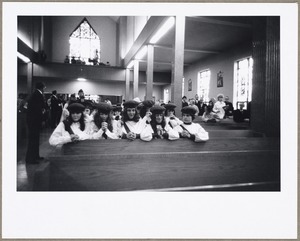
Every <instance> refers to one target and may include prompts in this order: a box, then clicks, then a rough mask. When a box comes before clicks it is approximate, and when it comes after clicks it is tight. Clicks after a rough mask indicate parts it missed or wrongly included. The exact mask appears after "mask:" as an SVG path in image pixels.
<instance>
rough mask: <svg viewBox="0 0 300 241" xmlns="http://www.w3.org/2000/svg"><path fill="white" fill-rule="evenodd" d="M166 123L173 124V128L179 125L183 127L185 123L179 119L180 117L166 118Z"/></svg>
mask: <svg viewBox="0 0 300 241" xmlns="http://www.w3.org/2000/svg"><path fill="white" fill-rule="evenodd" d="M165 121H166V123H169V122H170V124H171V126H172V127H173V128H174V127H175V126H178V125H181V124H183V122H182V121H181V120H179V119H178V117H176V116H175V117H174V119H172V120H171V119H170V117H167V116H165Z"/></svg>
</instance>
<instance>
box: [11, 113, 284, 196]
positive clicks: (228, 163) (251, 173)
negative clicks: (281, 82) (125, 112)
mask: <svg viewBox="0 0 300 241" xmlns="http://www.w3.org/2000/svg"><path fill="white" fill-rule="evenodd" d="M196 121H198V122H200V121H199V120H196ZM201 125H202V126H203V127H204V128H205V129H206V130H207V131H208V132H209V135H210V140H209V141H208V142H206V143H194V142H192V141H190V140H186V139H180V140H177V141H173V142H171V141H168V140H152V141H151V142H149V143H147V142H143V141H140V140H135V141H133V142H132V141H129V140H99V141H92V140H89V141H84V142H80V143H77V144H68V145H65V146H64V147H63V148H62V149H57V148H52V147H50V146H49V144H48V138H49V136H50V133H51V131H52V130H49V129H44V130H43V132H42V138H41V146H40V152H41V155H43V156H44V157H46V160H45V161H43V162H42V163H41V164H38V165H25V163H24V153H25V149H26V148H24V144H25V141H24V142H23V144H20V145H18V181H17V184H18V186H17V190H18V191H30V190H35V191H279V190H280V141H279V139H277V138H276V139H274V138H267V137H264V135H262V134H261V133H255V132H253V131H251V130H250V129H249V123H240V124H237V123H234V122H233V121H232V119H226V120H223V121H222V122H221V123H214V124H207V123H201Z"/></svg>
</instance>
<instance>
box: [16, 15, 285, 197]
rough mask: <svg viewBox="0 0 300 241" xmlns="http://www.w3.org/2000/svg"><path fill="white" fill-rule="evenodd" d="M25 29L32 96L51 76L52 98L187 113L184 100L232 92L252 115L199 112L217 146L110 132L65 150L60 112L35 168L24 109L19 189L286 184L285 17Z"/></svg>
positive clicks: (25, 23)
mask: <svg viewBox="0 0 300 241" xmlns="http://www.w3.org/2000/svg"><path fill="white" fill-rule="evenodd" d="M17 29H18V31H17V37H18V39H17V50H18V65H17V67H18V69H17V93H16V95H17V96H18V97H19V98H20V103H21V102H22V101H23V102H26V101H24V100H26V98H28V96H30V94H31V93H32V92H33V91H34V89H35V84H36V83H38V82H43V83H44V84H45V86H46V89H45V92H44V96H45V103H46V104H47V100H48V99H49V98H50V97H51V95H52V91H54V90H56V91H57V96H59V98H61V100H62V101H68V99H69V98H70V96H71V95H72V94H75V96H76V97H78V91H79V90H83V91H84V94H85V98H86V99H87V100H91V101H93V102H104V101H105V100H107V99H108V100H110V102H111V103H112V105H122V102H123V100H124V101H129V100H133V99H138V100H140V101H144V100H152V101H153V102H155V103H158V104H167V103H174V104H175V105H176V116H177V117H178V118H180V119H181V118H182V117H181V107H182V97H183V96H185V97H186V99H187V100H188V102H189V103H191V102H193V101H195V99H197V98H196V97H195V96H196V95H197V96H198V97H200V98H202V99H203V101H204V103H208V102H209V101H210V100H211V99H213V98H214V99H216V98H217V96H218V95H219V94H222V95H224V96H226V97H228V98H229V101H230V102H232V104H233V108H234V110H238V109H239V106H240V104H243V106H244V110H245V111H248V114H249V115H248V116H247V118H246V119H245V120H242V121H235V120H234V118H233V116H229V117H228V118H226V119H222V120H220V121H218V122H216V123H215V122H205V121H203V119H202V117H201V116H200V115H199V116H196V118H195V120H194V122H195V123H199V124H200V125H201V126H202V127H203V128H204V129H205V130H206V131H207V132H208V133H209V140H208V141H207V142H205V143H196V142H193V141H191V140H187V139H180V140H176V141H168V140H158V139H157V140H152V141H151V142H143V141H142V140H134V141H129V140H126V139H124V140H123V139H120V140H108V139H107V140H87V141H82V142H80V143H76V144H68V145H63V146H62V147H61V148H54V147H52V146H50V145H49V137H50V135H51V133H52V132H53V130H54V129H53V128H52V127H51V126H50V122H49V118H50V117H49V116H48V117H46V118H45V121H44V123H43V127H42V130H41V133H40V146H39V148H40V154H41V155H42V156H43V157H44V158H45V159H44V160H43V161H42V162H40V163H39V164H37V165H36V164H35V165H30V164H26V162H25V154H26V148H27V141H28V131H27V126H26V110H24V107H23V109H22V108H19V107H18V114H17V187H16V188H17V191H166V192H167V191H280V190H281V188H280V186H281V185H280V184H281V180H280V162H281V160H280V156H281V153H280V18H279V17H276V16H18V26H17ZM83 35H84V36H85V37H82V38H79V37H78V36H83ZM87 35H89V38H88V37H86V36H87ZM79 39H80V41H79ZM18 101H19V100H18ZM23 102H22V103H23ZM250 103H251V108H250ZM25 109H26V107H25ZM47 118H48V119H47Z"/></svg>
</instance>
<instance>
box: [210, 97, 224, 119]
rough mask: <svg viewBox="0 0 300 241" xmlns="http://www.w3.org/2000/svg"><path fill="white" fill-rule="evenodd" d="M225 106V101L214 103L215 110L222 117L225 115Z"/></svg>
mask: <svg viewBox="0 0 300 241" xmlns="http://www.w3.org/2000/svg"><path fill="white" fill-rule="evenodd" d="M224 106H226V104H225V102H224V101H222V102H221V101H217V102H216V103H215V104H214V108H213V112H215V113H216V114H217V116H218V117H219V118H220V119H223V118H224V115H225V110H224V109H223V107H224Z"/></svg>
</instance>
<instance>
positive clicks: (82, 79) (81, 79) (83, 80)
mask: <svg viewBox="0 0 300 241" xmlns="http://www.w3.org/2000/svg"><path fill="white" fill-rule="evenodd" d="M77 80H78V81H80V82H85V81H87V79H85V78H77Z"/></svg>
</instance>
